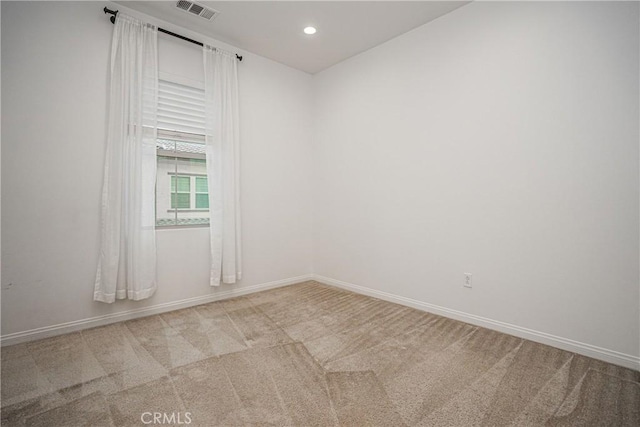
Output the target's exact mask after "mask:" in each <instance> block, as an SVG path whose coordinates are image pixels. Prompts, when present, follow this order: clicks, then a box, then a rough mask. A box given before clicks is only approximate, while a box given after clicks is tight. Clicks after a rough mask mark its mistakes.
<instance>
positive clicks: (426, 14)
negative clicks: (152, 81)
mask: <svg viewBox="0 0 640 427" xmlns="http://www.w3.org/2000/svg"><path fill="white" fill-rule="evenodd" d="M195 2H196V3H199V4H201V5H203V6H207V7H210V8H213V9H215V10H217V11H219V12H220V14H219V15H218V16H216V17H215V18H214V19H213V20H212V21H207V20H205V19H203V18H200V17H198V16H195V15H193V16H191V15H189V14H188V13H185V12H184V11H182V10H180V9H178V8H176V1H116V2H115V3H119V4H122V5H123V6H126V7H129V8H131V9H133V10H137V11H139V12H142V13H146V14H147V15H150V16H153V17H155V18H158V19H161V20H163V21H166V22H169V23H171V24H174V25H177V26H180V27H183V28H187V29H189V30H191V31H194V32H196V33H200V34H203V35H205V36H208V37H211V38H214V39H216V40H219V41H221V42H224V43H227V44H230V45H233V46H236V47H238V48H240V49H243V50H246V51H248V52H252V53H255V54H257V55H261V56H264V57H266V58H269V59H272V60H274V61H277V62H280V63H282V64H285V65H288V66H290V67H293V68H296V69H298V70H301V71H305V72H307V73H310V74H315V73H317V72H320V71H322V70H324V69H326V68H329V67H330V66H332V65H334V64H337V63H338V62H341V61H344V60H345V59H347V58H350V57H352V56H354V55H357V54H358V53H361V52H364V51H365V50H368V49H371V48H372V47H374V46H377V45H379V44H381V43H384V42H386V41H387V40H390V39H392V38H394V37H397V36H399V35H400V34H403V33H406V32H407V31H410V30H412V29H413V28H416V27H419V26H420V25H423V24H425V23H427V22H429V21H432V20H434V19H436V18H438V17H440V16H442V15H444V14H446V13H449V12H451V11H452V10H454V9H457V8H459V7H461V6H463V5H465V4H467V3H469V1H198V0H195ZM309 25H311V26H314V27H316V28H317V30H318V32H317V33H316V34H315V35H313V36H308V35H305V34H304V33H303V32H302V29H303V28H304V27H306V26H309Z"/></svg>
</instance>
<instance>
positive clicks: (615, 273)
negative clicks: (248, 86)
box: [313, 2, 640, 364]
mask: <svg viewBox="0 0 640 427" xmlns="http://www.w3.org/2000/svg"><path fill="white" fill-rule="evenodd" d="M638 34H639V26H638V4H637V3H635V2H633V3H607V4H606V3H592V2H585V3H555V2H553V3H545V2H530V3H521V2H496V3H493V2H487V3H485V2H480V3H478V2H474V3H472V4H470V5H468V6H465V7H462V8H460V9H458V10H456V11H454V12H452V13H450V14H448V15H445V16H443V17H441V18H439V19H437V20H435V21H433V22H431V23H429V24H427V25H425V26H423V27H420V28H418V29H416V30H414V31H412V32H410V33H407V34H405V35H403V36H401V37H398V38H396V39H394V40H392V41H390V42H388V43H386V44H384V45H381V46H378V47H376V48H374V49H372V50H370V51H368V52H365V53H364V54H361V55H359V56H357V57H355V58H352V59H350V60H347V61H345V62H343V63H340V64H338V65H336V66H334V67H332V68H330V69H329V70H327V71H325V72H322V73H320V74H318V75H316V76H315V79H314V88H315V103H316V105H315V111H314V117H315V143H314V165H315V174H314V181H315V196H316V197H315V200H314V208H313V212H314V218H315V219H314V236H315V237H314V247H315V249H314V251H315V252H314V272H315V273H317V274H318V275H320V276H322V277H325V278H330V279H335V280H338V281H343V282H346V283H347V284H354V285H360V286H364V287H366V288H370V289H371V290H374V291H383V292H387V293H390V294H394V295H397V296H402V297H406V298H411V299H413V300H417V301H419V302H426V303H429V304H434V305H438V306H441V307H444V308H446V309H449V310H458V311H460V312H463V313H466V314H470V315H475V316H480V317H484V318H487V319H492V320H495V321H499V322H505V323H508V324H511V325H514V326H516V327H518V328H529V329H532V330H534V331H537V332H540V333H542V334H551V335H554V336H557V337H561V338H562V339H564V340H565V341H567V340H574V341H578V342H580V343H584V344H587V345H591V346H596V347H603V348H604V349H606V350H608V351H610V352H616V351H617V352H620V353H624V354H625V355H631V356H636V362H635V363H636V364H637V356H638V355H639V348H640V343H639V336H640V331H639V323H640V322H639V320H640V310H639V306H638V305H639V301H640V295H639V290H640V288H639V277H638V271H639V249H638V243H639V242H638V240H639V239H638V235H639V234H638V233H639V222H638V219H639V209H638V203H639V200H638V190H639V180H638V178H639V177H638V172H639V167H638V154H639V153H638V138H639V135H638V125H639V123H638V115H639V109H638V95H639V87H638V76H639V69H638V49H639V43H638ZM465 272H467V273H472V274H473V289H465V288H463V287H462V283H463V273H465ZM521 330H523V329H521ZM567 342H569V341H567ZM631 360H633V357H632V358H631Z"/></svg>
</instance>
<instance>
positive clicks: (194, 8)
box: [176, 0, 220, 21]
mask: <svg viewBox="0 0 640 427" xmlns="http://www.w3.org/2000/svg"><path fill="white" fill-rule="evenodd" d="M176 7H177V8H178V9H181V10H184V11H185V12H189V13H192V14H194V15H198V16H199V17H201V18H204V19H206V20H208V21H211V20H212V19H213V18H215V17H216V16H217V15H218V13H220V12H218V11H217V10H213V9H210V8H208V7H204V6H201V5H199V4H196V3H193V2H191V1H187V0H180V1H178V2H177V3H176Z"/></svg>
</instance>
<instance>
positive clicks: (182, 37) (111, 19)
mask: <svg viewBox="0 0 640 427" xmlns="http://www.w3.org/2000/svg"><path fill="white" fill-rule="evenodd" d="M102 10H103V11H104V13H108V14H110V15H113V16H112V17H111V18H109V20H110V21H111V23H112V24H115V23H116V15H117V14H118V11H117V10H111V9H107V8H106V7H105V8H104V9H102ZM158 31H160V32H161V33H165V34H169V35H170V36H173V37H177V38H179V39H182V40H184V41H186V42H189V43H193V44H197V45H198V46H204V44H202V43H200V42H199V41H197V40H193V39H190V38H189V37H185V36H181V35H180V34H176V33H174V32H173V31H169V30H165V29H164V28H160V27H158ZM236 58H238V61H242V55H238V54H237V53H236Z"/></svg>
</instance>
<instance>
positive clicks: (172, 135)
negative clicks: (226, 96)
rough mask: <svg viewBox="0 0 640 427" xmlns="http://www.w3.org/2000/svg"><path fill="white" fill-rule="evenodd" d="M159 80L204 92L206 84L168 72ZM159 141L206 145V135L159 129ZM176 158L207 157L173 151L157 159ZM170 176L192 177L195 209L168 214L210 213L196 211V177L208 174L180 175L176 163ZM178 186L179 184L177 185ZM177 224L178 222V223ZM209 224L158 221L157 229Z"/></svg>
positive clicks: (162, 74) (171, 211)
mask: <svg viewBox="0 0 640 427" xmlns="http://www.w3.org/2000/svg"><path fill="white" fill-rule="evenodd" d="M158 78H159V80H164V81H167V82H171V83H176V84H180V85H184V86H189V87H193V88H196V89H200V90H204V82H202V81H198V80H194V79H189V78H187V77H183V76H178V75H175V74H170V73H166V72H162V71H161V72H159V73H158ZM157 139H159V140H160V139H164V140H169V141H178V142H191V143H197V144H204V143H205V136H204V134H195V133H187V132H177V131H173V130H166V129H158V132H157ZM160 156H162V157H175V158H183V159H200V160H205V159H206V156H205V155H204V154H200V153H185V152H178V151H171V150H162V149H160V150H156V157H160ZM168 174H169V175H173V176H191V182H190V188H189V190H190V196H189V199H190V206H192V207H193V208H189V209H187V208H184V209H183V208H169V209H167V212H168V213H169V212H170V213H175V214H176V218H177V215H178V213H180V212H182V213H187V212H209V209H195V206H196V196H195V194H196V192H195V177H196V176H204V177H206V176H207V175H206V174H193V173H179V172H178V171H177V163H176V170H175V171H173V172H168ZM176 184H177V183H176ZM156 209H157V205H156ZM176 222H177V221H176ZM208 226H209V224H181V225H179V224H171V225H158V223H157V220H156V229H171V228H179V229H183V228H199V227H208Z"/></svg>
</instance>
